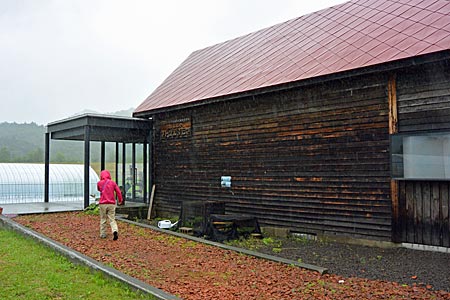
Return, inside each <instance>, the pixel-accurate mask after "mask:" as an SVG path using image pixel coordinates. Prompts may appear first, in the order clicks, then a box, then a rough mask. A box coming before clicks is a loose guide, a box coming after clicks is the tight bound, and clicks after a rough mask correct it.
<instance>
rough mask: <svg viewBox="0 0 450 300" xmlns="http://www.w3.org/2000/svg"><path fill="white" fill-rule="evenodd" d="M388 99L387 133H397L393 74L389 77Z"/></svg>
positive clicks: (394, 79)
mask: <svg viewBox="0 0 450 300" xmlns="http://www.w3.org/2000/svg"><path fill="white" fill-rule="evenodd" d="M388 101H389V134H395V133H398V112H397V80H396V76H395V75H391V76H390V77H389V82H388Z"/></svg>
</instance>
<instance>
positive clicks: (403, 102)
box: [397, 60, 450, 247]
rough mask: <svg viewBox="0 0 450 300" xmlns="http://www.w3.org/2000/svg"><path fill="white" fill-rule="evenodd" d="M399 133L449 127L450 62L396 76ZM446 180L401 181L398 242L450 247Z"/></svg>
mask: <svg viewBox="0 0 450 300" xmlns="http://www.w3.org/2000/svg"><path fill="white" fill-rule="evenodd" d="M397 97H398V113H399V116H398V119H399V132H400V133H406V132H433V131H440V130H445V131H448V130H450V62H449V61H448V60H446V61H443V62H440V63H434V64H429V65H425V66H419V67H415V68H411V69H409V70H406V71H404V72H401V73H399V74H398V75H397ZM449 189H450V183H449V182H448V181H417V180H415V181H401V182H400V187H399V190H400V192H399V199H400V200H399V202H400V204H399V206H400V209H399V210H400V212H399V213H400V220H402V221H401V224H400V226H401V233H402V236H401V238H402V241H403V242H408V243H418V244H426V245H434V246H444V247H450V241H449V239H450V238H449V232H450V225H449V223H450V222H449V213H450V211H449V202H450V200H449V195H450V194H449Z"/></svg>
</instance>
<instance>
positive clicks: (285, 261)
mask: <svg viewBox="0 0 450 300" xmlns="http://www.w3.org/2000/svg"><path fill="white" fill-rule="evenodd" d="M117 219H118V220H121V221H123V222H127V223H130V224H134V225H137V226H141V227H146V228H150V229H152V230H156V231H159V232H163V233H166V234H171V235H174V236H177V237H181V238H185V239H189V240H192V241H196V242H199V243H203V244H207V245H211V246H215V247H219V248H222V249H226V250H231V251H236V252H239V253H243V254H246V255H250V256H254V257H258V258H263V259H267V260H271V261H275V262H279V263H283V264H287V265H294V266H297V267H300V268H303V269H307V270H311V271H315V272H319V273H320V274H321V275H323V274H327V273H328V269H326V268H323V267H318V266H315V265H310V264H305V263H300V262H298V261H295V260H290V259H286V258H282V257H277V256H273V255H268V254H263V253H259V252H255V251H251V250H247V249H243V248H238V247H233V246H228V245H225V244H222V243H217V242H213V241H209V240H205V239H202V238H198V237H195V236H191V235H188V234H184V233H179V232H175V231H171V230H167V229H160V228H158V227H156V226H152V225H148V224H143V223H139V222H134V221H131V220H128V219H125V218H120V217H118V218H117Z"/></svg>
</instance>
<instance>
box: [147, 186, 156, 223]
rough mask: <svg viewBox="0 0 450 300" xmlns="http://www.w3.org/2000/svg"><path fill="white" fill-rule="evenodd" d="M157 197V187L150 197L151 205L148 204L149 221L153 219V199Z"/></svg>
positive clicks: (153, 188) (153, 189)
mask: <svg viewBox="0 0 450 300" xmlns="http://www.w3.org/2000/svg"><path fill="white" fill-rule="evenodd" d="M154 197H155V185H153V187H152V194H151V195H150V203H149V204H148V212H147V220H150V219H151V217H152V206H153V198H154Z"/></svg>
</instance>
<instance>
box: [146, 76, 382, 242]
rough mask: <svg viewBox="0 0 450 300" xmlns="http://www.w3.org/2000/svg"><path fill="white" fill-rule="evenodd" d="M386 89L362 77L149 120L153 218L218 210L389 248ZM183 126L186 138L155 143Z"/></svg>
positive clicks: (379, 80)
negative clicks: (217, 205)
mask: <svg viewBox="0 0 450 300" xmlns="http://www.w3.org/2000/svg"><path fill="white" fill-rule="evenodd" d="M387 83H388V77H387V76H384V75H377V76H365V77H358V78H352V79H350V80H345V81H344V80H343V81H333V82H328V83H323V84H320V85H315V86H309V87H304V88H299V89H296V90H290V91H286V92H278V93H270V94H263V95H258V96H255V97H247V98H242V99H238V100H235V101H228V102H222V103H213V104H209V105H205V106H199V107H197V108H191V109H187V110H183V111H178V112H174V113H165V114H159V115H157V116H155V134H156V135H157V136H156V137H155V152H154V153H155V170H154V171H155V174H154V176H155V183H156V185H157V187H156V197H155V202H156V207H157V212H158V213H159V214H160V215H171V214H172V215H177V214H179V209H180V206H181V203H182V201H189V200H190V201H192V200H201V201H207V200H208V201H225V202H226V211H227V213H245V214H252V215H255V216H256V217H257V218H258V219H259V221H260V223H261V224H262V225H271V226H281V227H286V228H289V229H291V230H292V231H297V232H305V233H326V234H338V235H347V236H352V237H362V238H371V239H380V240H390V239H391V200H390V197H391V196H390V173H389V131H388V119H389V118H388V101H387ZM182 119H189V120H190V121H191V126H192V128H191V135H190V136H188V137H172V138H167V136H165V137H161V136H160V135H159V133H160V132H161V130H160V129H161V124H165V123H164V122H166V123H167V122H170V121H171V120H182ZM163 126H164V125H163ZM221 176H231V177H232V188H230V189H227V188H221V187H220V177H221Z"/></svg>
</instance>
